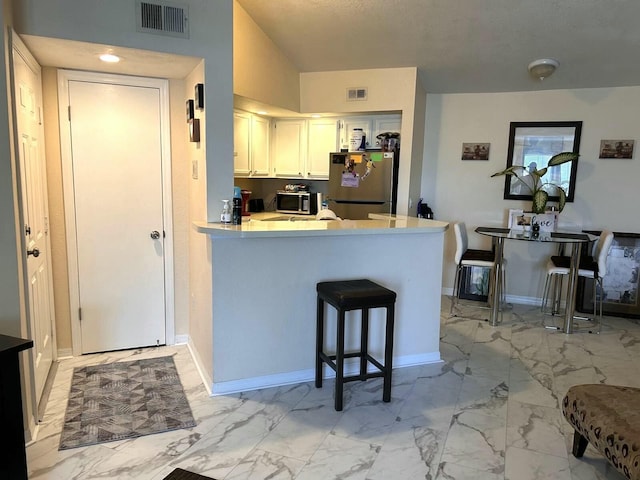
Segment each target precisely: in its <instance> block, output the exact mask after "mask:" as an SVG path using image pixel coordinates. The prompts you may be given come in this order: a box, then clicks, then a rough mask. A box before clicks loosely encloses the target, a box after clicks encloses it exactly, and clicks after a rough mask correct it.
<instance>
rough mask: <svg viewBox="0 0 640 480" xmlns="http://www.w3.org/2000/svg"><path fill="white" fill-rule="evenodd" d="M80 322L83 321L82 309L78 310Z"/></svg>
mask: <svg viewBox="0 0 640 480" xmlns="http://www.w3.org/2000/svg"><path fill="white" fill-rule="evenodd" d="M78 320H80V321H82V308H78Z"/></svg>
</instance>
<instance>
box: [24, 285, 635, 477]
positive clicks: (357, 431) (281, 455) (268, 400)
mask: <svg viewBox="0 0 640 480" xmlns="http://www.w3.org/2000/svg"><path fill="white" fill-rule="evenodd" d="M442 305H443V310H442V315H441V334H440V337H441V355H442V359H443V362H442V363H439V364H437V365H423V366H417V367H409V368H401V369H396V370H394V379H393V383H394V386H393V389H392V401H391V403H388V404H387V403H383V402H382V400H381V399H382V383H381V379H375V380H369V381H367V382H353V383H350V384H348V385H347V386H346V388H345V408H344V410H343V411H342V412H336V411H335V410H334V409H333V384H332V382H331V381H325V385H324V387H323V388H322V389H316V388H315V387H314V385H313V383H303V384H298V385H290V386H285V387H279V388H270V389H264V390H260V391H252V392H247V393H243V394H237V395H227V396H217V397H209V396H208V395H207V393H206V390H205V389H204V387H203V386H202V384H201V380H200V377H199V376H198V374H197V371H196V368H195V365H194V363H193V361H192V359H191V356H190V353H189V351H188V348H187V347H186V346H184V345H178V346H172V347H160V348H150V349H143V350H136V351H127V352H113V353H108V354H100V355H89V356H83V357H78V358H73V359H65V360H62V361H61V362H60V364H59V368H58V372H57V375H56V378H55V382H54V385H53V388H52V392H51V396H50V399H49V403H48V405H47V409H46V412H45V415H44V419H43V422H42V424H41V427H40V433H39V437H38V439H37V441H36V442H34V443H33V444H31V445H30V446H29V447H28V448H27V456H28V464H29V478H30V479H31V480H44V479H47V480H71V479H137V480H161V479H162V478H164V477H165V476H166V475H168V473H169V472H171V471H172V470H173V469H174V468H176V467H180V468H183V469H185V470H190V471H194V472H197V473H201V474H202V475H206V476H209V477H212V478H216V479H218V480H223V479H224V480H242V479H274V480H289V479H296V480H309V479H317V480H327V479H341V480H352V479H353V480H355V479H366V480H396V479H401V480H404V479H412V480H413V479H426V480H435V479H438V480H468V479H472V480H498V479H501V480H502V479H509V480H529V479H531V480H534V479H535V480H541V479H559V480H602V479H617V480H620V479H622V476H620V475H618V474H617V473H616V472H615V471H613V469H612V468H611V467H609V464H608V463H607V462H606V461H605V460H604V459H603V458H602V457H601V456H600V455H599V454H598V452H597V451H595V450H594V449H593V448H592V447H588V449H587V452H586V454H585V456H584V458H582V459H575V458H573V456H572V455H571V453H570V450H571V439H572V429H571V427H570V426H569V424H568V423H567V422H566V421H565V420H564V418H563V417H562V413H561V411H560V408H559V402H560V401H561V400H562V397H563V396H564V393H565V392H566V390H567V389H568V388H569V387H570V386H571V385H574V384H579V383H607V384H609V383H610V384H624V385H632V386H637V387H638V386H640V376H639V375H638V374H637V368H638V367H637V366H638V365H639V364H640V322H639V321H637V320H629V319H624V318H616V317H607V318H606V320H605V326H604V327H603V330H602V333H601V334H600V335H589V334H586V333H577V334H573V335H565V334H563V333H560V332H556V331H552V330H548V329H545V328H544V327H543V326H542V323H541V320H542V319H541V316H540V314H539V311H538V309H537V308H535V307H532V306H522V305H514V308H513V310H512V311H511V312H509V313H507V314H505V316H504V321H503V323H502V324H501V325H500V326H498V327H491V326H490V325H489V324H488V323H487V322H486V321H483V320H482V319H481V317H482V316H486V311H482V310H479V309H476V308H474V306H473V302H470V303H467V304H466V305H465V304H461V312H464V315H465V317H453V318H450V317H449V314H448V308H449V301H448V298H446V297H443V301H442ZM461 314H462V313H461ZM470 316H471V317H475V316H478V318H477V319H474V318H469V317H470ZM160 355H173V356H174V358H175V362H176V366H177V368H178V371H179V373H180V377H181V380H182V383H183V386H184V388H185V391H186V393H187V396H188V398H189V402H190V405H191V408H192V410H193V414H194V417H195V419H196V421H197V423H198V424H197V426H196V427H194V428H190V429H186V430H176V431H171V432H165V433H160V434H156V435H149V436H145V437H140V438H136V439H131V440H123V441H119V442H113V443H105V444H100V445H94V446H89V447H84V448H76V449H71V450H65V451H62V452H60V451H58V443H59V438H60V431H61V428H62V422H63V419H64V411H65V408H66V396H67V393H68V390H69V385H70V381H71V373H72V371H73V368H74V367H76V366H79V365H88V364H95V363H101V362H111V361H115V360H126V359H132V358H142V357H151V356H160Z"/></svg>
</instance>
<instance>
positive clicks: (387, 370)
mask: <svg viewBox="0 0 640 480" xmlns="http://www.w3.org/2000/svg"><path fill="white" fill-rule="evenodd" d="M394 313H395V305H393V304H391V305H388V306H387V331H386V334H385V339H384V342H385V347H384V385H383V387H382V401H383V402H390V401H391V371H392V370H393V322H394Z"/></svg>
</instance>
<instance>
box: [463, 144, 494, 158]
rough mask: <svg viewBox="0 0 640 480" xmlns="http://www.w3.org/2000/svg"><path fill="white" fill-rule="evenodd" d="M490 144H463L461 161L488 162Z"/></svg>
mask: <svg viewBox="0 0 640 480" xmlns="http://www.w3.org/2000/svg"><path fill="white" fill-rule="evenodd" d="M490 146H491V144H490V143H463V144H462V160H489V147H490Z"/></svg>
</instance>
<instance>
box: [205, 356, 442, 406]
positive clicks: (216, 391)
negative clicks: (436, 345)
mask: <svg viewBox="0 0 640 480" xmlns="http://www.w3.org/2000/svg"><path fill="white" fill-rule="evenodd" d="M347 360H350V361H349V362H348V363H347V362H345V375H354V374H356V373H358V368H359V367H358V365H359V364H358V359H347ZM440 361H441V360H440V352H430V353H423V354H419V355H405V356H402V357H398V358H394V359H393V368H394V369H396V368H404V367H412V366H415V365H426V364H429V363H439V362H440ZM333 375H335V374H334V373H333V370H331V369H330V368H329V367H326V366H325V371H324V373H323V377H324V378H331V377H332V376H333ZM315 377H316V374H315V369H312V368H310V369H306V370H297V371H294V372H286V373H276V374H273V375H264V376H261V377H252V378H243V379H242V380H231V381H228V382H216V383H214V384H213V393H212V395H213V396H216V395H228V394H231V393H239V392H247V391H250V390H259V389H261V388H269V387H280V386H283V385H291V384H295V383H304V382H311V381H313V380H315Z"/></svg>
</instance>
